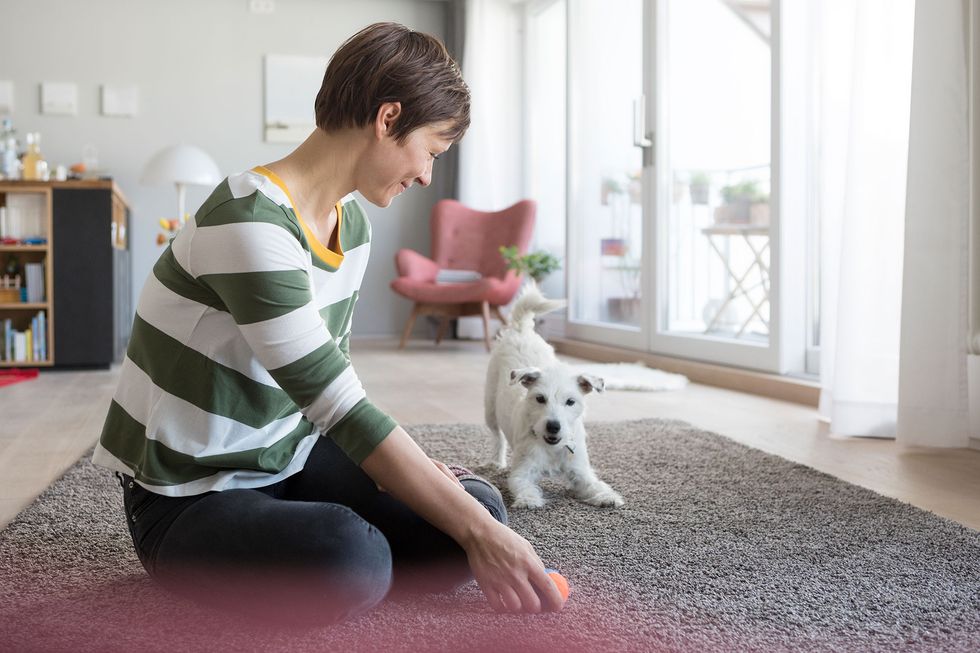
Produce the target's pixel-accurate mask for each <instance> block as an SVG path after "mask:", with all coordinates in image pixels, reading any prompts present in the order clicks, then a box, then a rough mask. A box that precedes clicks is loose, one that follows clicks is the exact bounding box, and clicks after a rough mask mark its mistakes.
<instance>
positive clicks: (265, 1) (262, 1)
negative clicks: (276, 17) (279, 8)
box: [248, 0, 276, 14]
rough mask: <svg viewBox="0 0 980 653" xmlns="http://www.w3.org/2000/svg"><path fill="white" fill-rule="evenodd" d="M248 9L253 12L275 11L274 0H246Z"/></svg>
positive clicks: (266, 12)
mask: <svg viewBox="0 0 980 653" xmlns="http://www.w3.org/2000/svg"><path fill="white" fill-rule="evenodd" d="M248 10H249V11H250V12H252V13H253V14H272V13H275V11H276V0H248Z"/></svg>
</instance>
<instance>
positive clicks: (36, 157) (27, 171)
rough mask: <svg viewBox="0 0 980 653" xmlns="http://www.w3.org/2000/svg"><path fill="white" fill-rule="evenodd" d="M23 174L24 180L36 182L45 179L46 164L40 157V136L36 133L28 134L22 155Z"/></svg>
mask: <svg viewBox="0 0 980 653" xmlns="http://www.w3.org/2000/svg"><path fill="white" fill-rule="evenodd" d="M22 163H23V164H24V174H23V178H24V179H26V180H29V181H30V180H33V181H38V180H42V179H44V178H45V176H46V175H45V174H44V173H45V172H47V169H48V164H47V162H46V161H45V160H44V157H43V156H41V134H40V133H38V132H28V134H27V151H26V152H25V153H24V159H23V162H22Z"/></svg>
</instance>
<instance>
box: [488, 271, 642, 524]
mask: <svg viewBox="0 0 980 653" xmlns="http://www.w3.org/2000/svg"><path fill="white" fill-rule="evenodd" d="M564 305H565V302H564V301H563V300H548V299H545V297H544V296H543V295H542V294H541V292H540V291H539V290H538V289H537V287H535V286H533V285H532V286H528V287H527V289H525V291H524V292H523V293H522V294H521V296H520V298H519V299H518V300H517V303H516V304H515V305H514V310H513V311H512V312H511V316H510V324H509V325H508V326H507V327H506V328H504V329H503V330H502V331H501V332H500V334H499V335H498V336H497V341H496V344H495V345H494V349H493V353H492V354H491V356H490V366H489V368H488V370H487V385H486V392H485V396H484V398H485V416H486V422H487V426H488V427H489V428H490V433H491V437H492V438H493V444H494V462H495V463H496V464H497V465H498V466H499V467H500V468H502V469H503V468H506V467H507V448H508V445H509V446H510V448H511V449H512V458H513V461H512V462H513V464H512V466H511V472H510V477H509V478H508V481H507V483H508V487H509V488H510V493H511V496H512V497H513V506H514V507H515V508H524V507H527V508H540V507H542V506H543V505H544V496H543V495H542V493H541V488H540V487H539V486H538V481H539V479H541V478H542V477H544V476H556V477H559V478H560V479H561V480H562V481H564V484H565V487H566V488H568V489H569V490H571V492H572V494H573V495H574V496H575V498H577V499H578V500H580V501H584V502H585V503H590V504H592V505H594V506H621V505H623V498H622V497H621V496H620V495H619V494H618V493H617V492H616V491H615V490H613V489H612V488H611V487H609V485H607V484H606V483H605V482H603V481H601V480H599V478H598V477H597V476H596V474H595V472H594V471H593V470H592V465H591V464H590V463H589V453H588V451H587V449H586V447H585V425H584V421H583V412H584V410H585V405H584V403H583V399H584V395H586V394H588V393H589V392H592V391H593V390H594V391H595V392H602V389H603V381H602V379H600V378H598V377H596V376H591V375H588V374H576V373H574V372H573V371H572V370H570V369H569V368H568V367H566V366H565V365H562V364H561V363H559V362H558V359H556V358H555V350H554V349H552V347H551V345H549V344H548V343H546V342H545V341H544V340H543V339H542V338H541V336H539V335H538V334H537V333H536V332H535V331H534V316H535V315H539V314H541V313H547V312H548V311H553V310H555V309H558V308H561V307H563V306H564Z"/></svg>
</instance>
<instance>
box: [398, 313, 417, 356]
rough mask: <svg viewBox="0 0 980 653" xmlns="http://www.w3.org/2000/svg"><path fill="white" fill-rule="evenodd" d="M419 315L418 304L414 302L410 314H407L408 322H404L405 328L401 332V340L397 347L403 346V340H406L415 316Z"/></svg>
mask: <svg viewBox="0 0 980 653" xmlns="http://www.w3.org/2000/svg"><path fill="white" fill-rule="evenodd" d="M418 315H419V305H418V303H416V304H415V305H414V306H412V314H411V315H409V316H408V322H406V323H405V330H404V331H403V332H402V341H401V342H400V343H399V344H398V348H399V349H404V348H405V341H406V340H408V336H409V335H411V333H412V327H413V326H415V318H417V317H418Z"/></svg>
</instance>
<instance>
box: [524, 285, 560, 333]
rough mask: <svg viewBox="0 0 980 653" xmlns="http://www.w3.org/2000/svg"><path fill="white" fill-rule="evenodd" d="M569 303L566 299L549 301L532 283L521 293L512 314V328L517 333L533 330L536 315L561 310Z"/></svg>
mask: <svg viewBox="0 0 980 653" xmlns="http://www.w3.org/2000/svg"><path fill="white" fill-rule="evenodd" d="M567 303H568V302H566V301H565V300H564V299H548V298H547V297H545V296H544V295H542V294H541V291H540V290H538V286H537V284H535V283H534V282H533V281H532V282H530V283H528V284H527V286H525V287H524V290H523V291H521V295H520V297H518V298H517V303H515V304H514V309H513V310H512V311H511V312H510V327H511V328H512V329H515V330H517V331H526V330H528V329H533V328H534V316H535V315H542V314H544V313H549V312H551V311H557V310H558V309H559V308H565V305H566V304H567Z"/></svg>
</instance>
